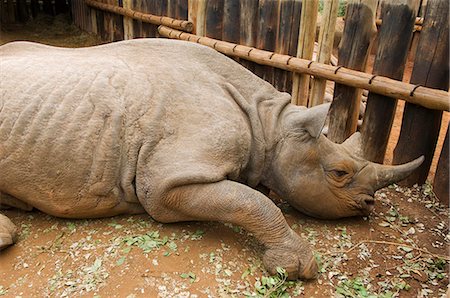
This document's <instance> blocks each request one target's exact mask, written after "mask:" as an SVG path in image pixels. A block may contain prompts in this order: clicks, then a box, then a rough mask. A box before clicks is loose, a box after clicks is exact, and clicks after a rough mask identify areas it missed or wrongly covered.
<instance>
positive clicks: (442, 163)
mask: <svg viewBox="0 0 450 298" xmlns="http://www.w3.org/2000/svg"><path fill="white" fill-rule="evenodd" d="M448 134H449V127H447V133H446V134H445V140H444V144H443V145H442V151H441V155H440V156H439V161H438V165H437V168H436V173H435V175H434V182H433V188H434V193H435V194H436V196H437V197H438V198H439V200H440V201H441V202H442V203H444V204H446V205H447V206H448V205H449V184H450V182H449V172H448V166H449V162H450V161H449V158H448V154H449V148H450V144H449V140H448Z"/></svg>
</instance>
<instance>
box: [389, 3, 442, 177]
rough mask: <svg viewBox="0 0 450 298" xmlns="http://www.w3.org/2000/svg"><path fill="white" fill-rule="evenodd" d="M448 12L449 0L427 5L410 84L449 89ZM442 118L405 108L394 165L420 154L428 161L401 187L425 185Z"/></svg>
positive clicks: (409, 106) (434, 114)
mask: <svg viewBox="0 0 450 298" xmlns="http://www.w3.org/2000/svg"><path fill="white" fill-rule="evenodd" d="M448 10H449V2H448V0H433V1H429V2H428V4H427V9H426V12H425V18H424V22H423V29H422V33H421V36H420V40H419V45H418V50H417V53H416V60H415V61H414V68H413V72H412V74H411V82H412V83H414V84H420V85H423V86H427V87H432V88H438V89H443V90H448V86H449V82H448V80H449V69H448V65H449V54H448V51H449V45H448V43H449V37H448V35H449V28H448V21H449V19H448ZM447 105H448V101H447ZM441 118H442V112H441V111H433V110H429V109H424V108H423V107H419V106H417V105H412V104H406V105H405V110H404V112H403V120H402V127H401V131H400V137H399V140H398V143H397V146H396V147H395V150H394V158H393V163H394V164H400V163H403V162H405V161H406V160H411V159H413V157H418V156H420V155H424V156H425V161H424V162H423V164H422V165H421V167H420V168H419V169H418V170H417V171H415V172H414V173H413V174H412V175H410V176H409V177H408V178H407V179H405V180H404V182H403V183H402V184H404V185H413V184H416V183H418V184H422V183H424V182H425V181H426V179H427V176H428V172H429V169H430V166H431V162H432V159H433V155H434V150H435V148H436V142H437V139H438V136H439V129H440V126H441ZM412 144H413V145H412Z"/></svg>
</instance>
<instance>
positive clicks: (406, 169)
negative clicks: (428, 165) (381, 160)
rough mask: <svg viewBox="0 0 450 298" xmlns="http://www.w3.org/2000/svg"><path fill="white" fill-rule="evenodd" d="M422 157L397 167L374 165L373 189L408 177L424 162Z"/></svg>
mask: <svg viewBox="0 0 450 298" xmlns="http://www.w3.org/2000/svg"><path fill="white" fill-rule="evenodd" d="M424 159H425V158H424V157H423V155H422V156H421V157H419V158H416V159H415V160H413V161H410V162H408V163H405V164H402V165H398V166H388V165H379V164H374V165H375V173H376V177H375V181H374V189H375V190H378V189H380V188H383V187H385V186H388V185H390V184H392V183H396V182H398V181H401V180H403V179H405V178H406V177H408V176H409V175H410V174H411V173H412V172H413V171H414V170H415V169H417V168H418V167H420V165H421V164H422V162H423V161H424Z"/></svg>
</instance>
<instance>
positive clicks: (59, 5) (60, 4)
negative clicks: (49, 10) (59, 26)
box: [55, 0, 69, 14]
mask: <svg viewBox="0 0 450 298" xmlns="http://www.w3.org/2000/svg"><path fill="white" fill-rule="evenodd" d="M68 11H69V7H68V6H67V3H66V1H64V0H55V13H56V14H60V13H66V12H68Z"/></svg>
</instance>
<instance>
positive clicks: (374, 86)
mask: <svg viewBox="0 0 450 298" xmlns="http://www.w3.org/2000/svg"><path fill="white" fill-rule="evenodd" d="M158 31H159V34H161V35H162V36H165V37H168V38H174V39H181V40H187V41H191V42H196V43H199V44H202V45H205V46H209V47H211V48H214V49H216V50H217V51H219V52H221V53H224V54H225V55H229V56H231V57H238V58H242V59H246V60H249V61H253V62H255V63H259V64H262V65H269V66H273V67H279V68H281V69H285V70H289V71H291V72H299V73H305V74H308V75H312V76H316V77H321V78H324V79H327V80H331V81H335V82H337V83H339V84H346V85H349V86H352V87H355V88H361V89H366V90H369V91H370V92H375V93H379V94H382V95H386V96H389V97H391V98H401V99H404V100H405V101H407V102H410V103H414V104H418V105H421V106H424V107H428V108H430V109H436V110H443V111H450V107H449V105H448V98H449V96H450V94H449V92H447V91H443V90H437V89H432V88H427V87H423V86H417V85H413V84H409V83H405V82H401V81H397V80H393V79H390V78H387V77H383V76H377V77H375V78H373V75H372V74H369V73H364V72H361V71H356V70H352V69H348V68H345V67H339V66H333V65H328V64H323V63H319V62H314V61H311V60H305V59H301V58H296V57H292V56H288V55H281V54H276V53H274V52H269V51H264V50H259V49H256V48H253V47H248V46H243V45H237V44H234V43H230V42H225V41H221V40H217V39H212V38H208V37H202V36H197V35H193V34H189V33H185V32H182V31H178V30H175V29H171V28H169V27H165V26H159V27H158Z"/></svg>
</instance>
